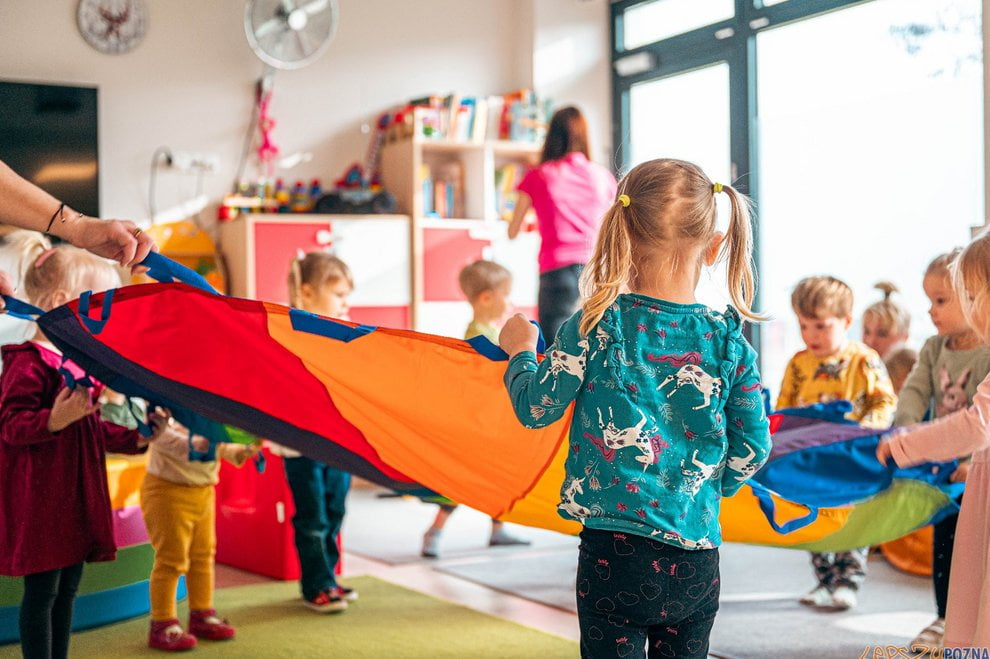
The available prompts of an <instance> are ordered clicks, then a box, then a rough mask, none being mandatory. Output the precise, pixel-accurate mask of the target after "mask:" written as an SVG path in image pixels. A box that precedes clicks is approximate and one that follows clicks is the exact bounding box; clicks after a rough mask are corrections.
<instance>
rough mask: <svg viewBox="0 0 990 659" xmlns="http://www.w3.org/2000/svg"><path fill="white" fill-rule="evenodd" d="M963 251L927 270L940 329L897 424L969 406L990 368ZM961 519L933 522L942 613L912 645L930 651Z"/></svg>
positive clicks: (963, 469)
mask: <svg viewBox="0 0 990 659" xmlns="http://www.w3.org/2000/svg"><path fill="white" fill-rule="evenodd" d="M960 251H961V250H959V249H956V250H953V251H951V252H949V253H947V254H942V255H941V256H939V257H937V258H936V259H935V260H934V261H932V262H931V264H930V265H929V266H928V270H926V271H925V278H924V280H923V282H922V285H923V286H924V289H925V295H927V296H928V299H929V300H930V301H931V306H930V307H929V309H928V313H929V315H930V316H931V318H932V323H933V324H934V325H935V329H936V331H937V332H938V334H937V335H936V336H933V337H932V338H930V339H928V340H927V341H926V342H925V345H924V346H923V347H922V348H921V355H920V358H919V361H918V365H917V367H916V368H915V369H914V370H913V371H912V372H911V375H910V376H909V377H908V380H907V382H906V383H905V385H904V389H903V390H902V391H901V394H900V398H899V399H898V401H897V414H896V415H895V416H894V425H896V426H907V425H911V424H913V423H918V422H920V421H922V420H923V419H924V418H925V416H926V415H927V414H928V413H929V412H931V418H933V419H935V418H941V417H944V416H945V415H947V414H951V413H952V412H956V411H958V410H961V409H964V408H965V407H966V406H968V405H969V403H970V401H971V400H972V399H973V395H974V394H975V393H976V387H977V385H978V384H979V383H980V382H981V381H982V380H983V379H984V378H986V377H987V374H990V347H988V346H986V345H983V344H982V342H981V341H980V338H979V336H978V335H977V333H976V332H974V331H973V329H972V328H971V327H970V326H969V325H968V324H967V322H966V318H965V316H964V315H963V307H962V304H961V303H960V300H959V297H958V296H957V295H956V293H955V290H954V289H953V286H952V275H951V274H950V272H949V267H950V265H951V263H952V261H953V260H955V259H956V257H958V256H959V253H960ZM969 468H970V466H969V462H968V461H964V462H962V463H961V464H960V465H959V468H958V469H957V470H956V472H955V473H954V474H952V476H951V478H952V480H953V481H957V482H963V481H965V480H966V473H967V472H968V471H969ZM967 496H970V495H968V494H967ZM958 519H959V518H958V516H957V515H950V516H948V517H946V518H945V519H943V520H942V521H940V522H938V523H937V524H935V525H934V528H933V530H934V542H933V551H932V583H933V585H934V589H935V607H936V613H937V618H936V619H935V620H934V621H933V622H932V623H931V624H930V625H928V626H927V627H926V628H925V629H923V630H922V631H921V632H920V633H919V634H918V636H917V637H915V639H914V641H912V642H911V646H910V647H912V648H914V647H918V648H927V649H929V650H931V651H934V650H935V649H936V648H938V649H941V648H942V636H943V634H944V632H945V610H946V603H947V601H948V597H949V582H950V576H949V575H950V573H951V572H950V571H951V566H952V548H953V544H954V539H955V532H956V523H957V521H958Z"/></svg>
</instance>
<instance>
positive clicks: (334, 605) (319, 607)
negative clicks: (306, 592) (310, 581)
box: [303, 588, 347, 613]
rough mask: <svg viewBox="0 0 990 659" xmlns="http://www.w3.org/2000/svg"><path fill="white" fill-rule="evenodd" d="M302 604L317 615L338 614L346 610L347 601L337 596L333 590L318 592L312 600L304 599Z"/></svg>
mask: <svg viewBox="0 0 990 659" xmlns="http://www.w3.org/2000/svg"><path fill="white" fill-rule="evenodd" d="M303 604H305V605H306V606H307V607H309V608H311V609H313V610H314V611H316V612H317V613H339V612H340V611H343V610H344V609H346V608H347V600H345V599H344V598H343V597H341V596H340V595H338V594H337V590H336V589H335V588H331V589H330V590H324V591H320V592H319V593H317V594H316V597H314V598H312V599H306V598H305V597H304V598H303Z"/></svg>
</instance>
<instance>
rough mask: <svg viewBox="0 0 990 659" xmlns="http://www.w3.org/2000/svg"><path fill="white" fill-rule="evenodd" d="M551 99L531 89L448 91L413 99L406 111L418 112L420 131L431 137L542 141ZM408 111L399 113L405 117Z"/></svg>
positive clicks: (462, 139)
mask: <svg viewBox="0 0 990 659" xmlns="http://www.w3.org/2000/svg"><path fill="white" fill-rule="evenodd" d="M550 109H551V108H550V103H549V101H546V100H543V99H540V98H539V97H537V96H536V94H535V93H533V91H532V90H531V89H519V90H516V91H513V92H509V93H508V94H503V95H491V96H488V97H486V98H479V97H475V96H461V95H460V94H447V95H445V96H440V95H432V96H424V97H422V98H417V99H413V100H412V101H410V102H409V104H408V105H407V106H406V108H405V110H412V111H414V112H415V115H416V118H417V122H415V125H416V126H417V128H416V130H418V131H419V132H420V134H421V135H422V136H423V137H427V138H429V139H441V140H449V141H452V142H462V143H482V142H485V141H486V140H487V141H494V140H513V141H517V142H528V143H532V144H539V143H541V142H542V141H543V138H544V136H545V135H546V129H547V125H548V124H549V119H550ZM405 110H400V111H399V112H397V113H396V114H397V115H401V116H403V118H405V116H406V112H405Z"/></svg>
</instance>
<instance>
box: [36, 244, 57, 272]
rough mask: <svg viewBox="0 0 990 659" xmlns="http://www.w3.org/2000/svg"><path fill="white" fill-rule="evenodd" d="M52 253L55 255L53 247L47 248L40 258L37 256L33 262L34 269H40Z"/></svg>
mask: <svg viewBox="0 0 990 659" xmlns="http://www.w3.org/2000/svg"><path fill="white" fill-rule="evenodd" d="M54 253H55V248H54V247H49V248H48V249H46V250H45V251H43V252H42V253H41V256H39V257H38V258H36V259H35V260H34V267H36V268H40V267H41V266H42V265H44V263H45V261H47V260H48V259H49V257H50V256H51V255H52V254H54Z"/></svg>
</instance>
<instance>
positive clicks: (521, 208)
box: [509, 190, 533, 240]
mask: <svg viewBox="0 0 990 659" xmlns="http://www.w3.org/2000/svg"><path fill="white" fill-rule="evenodd" d="M516 195H517V197H516V209H515V211H513V213H512V220H511V221H510V222H509V240H513V239H514V238H515V237H516V236H518V235H519V230H520V229H522V224H523V221H524V220H525V219H526V213H528V212H529V209H530V208H532V207H533V200H532V199H531V198H530V196H529V195H528V194H526V193H525V192H523V191H522V190H517V191H516Z"/></svg>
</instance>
